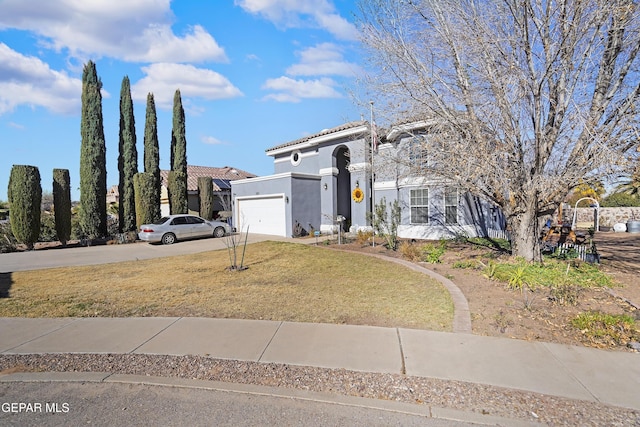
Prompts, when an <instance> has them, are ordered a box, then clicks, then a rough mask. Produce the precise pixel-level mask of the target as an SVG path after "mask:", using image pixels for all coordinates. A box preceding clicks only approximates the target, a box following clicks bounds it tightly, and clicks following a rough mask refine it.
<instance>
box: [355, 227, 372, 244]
mask: <svg viewBox="0 0 640 427" xmlns="http://www.w3.org/2000/svg"><path fill="white" fill-rule="evenodd" d="M372 238H373V231H369V230H367V231H364V230H358V233H357V235H356V242H357V243H358V244H359V245H362V246H365V245H368V244H369V242H370V241H371V239H372Z"/></svg>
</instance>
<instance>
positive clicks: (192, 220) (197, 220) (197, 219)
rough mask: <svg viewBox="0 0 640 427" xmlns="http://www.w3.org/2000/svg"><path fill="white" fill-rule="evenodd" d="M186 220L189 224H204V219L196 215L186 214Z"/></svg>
mask: <svg viewBox="0 0 640 427" xmlns="http://www.w3.org/2000/svg"><path fill="white" fill-rule="evenodd" d="M187 218H188V220H187V222H188V223H189V224H204V219H202V218H200V217H197V216H188V217H187Z"/></svg>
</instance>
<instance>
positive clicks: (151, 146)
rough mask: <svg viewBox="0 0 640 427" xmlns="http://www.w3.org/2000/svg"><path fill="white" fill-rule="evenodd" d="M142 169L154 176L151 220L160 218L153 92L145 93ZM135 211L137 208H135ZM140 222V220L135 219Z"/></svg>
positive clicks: (160, 182)
mask: <svg viewBox="0 0 640 427" xmlns="http://www.w3.org/2000/svg"><path fill="white" fill-rule="evenodd" d="M144 171H145V172H146V173H150V174H151V175H152V176H153V178H154V188H155V190H154V192H153V193H152V194H151V197H152V199H151V200H152V203H153V205H152V210H153V216H152V221H149V222H153V221H155V220H158V219H160V192H161V187H162V181H161V180H160V148H159V144H158V118H157V116H156V104H155V101H154V99H153V94H152V93H149V94H147V111H146V118H145V123H144ZM136 212H138V211H137V209H136ZM137 222H140V221H137Z"/></svg>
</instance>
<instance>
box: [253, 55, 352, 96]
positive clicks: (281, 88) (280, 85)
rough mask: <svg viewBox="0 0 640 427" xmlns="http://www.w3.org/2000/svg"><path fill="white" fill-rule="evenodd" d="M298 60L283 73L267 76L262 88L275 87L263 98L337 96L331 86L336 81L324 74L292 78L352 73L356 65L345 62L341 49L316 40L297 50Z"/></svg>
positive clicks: (269, 88) (333, 86) (348, 74)
mask: <svg viewBox="0 0 640 427" xmlns="http://www.w3.org/2000/svg"><path fill="white" fill-rule="evenodd" d="M297 54H298V56H299V57H300V62H299V63H297V64H294V65H292V66H290V67H289V68H287V70H286V74H287V76H282V77H279V78H277V79H270V80H267V82H266V83H265V84H264V85H263V86H262V89H265V90H271V91H275V92H276V93H272V94H269V95H267V96H266V97H265V98H264V99H269V100H273V101H277V102H300V101H301V100H302V99H304V98H341V97H342V95H341V94H340V93H339V92H338V91H337V90H336V89H335V87H336V86H337V83H336V82H335V81H334V80H333V79H331V78H328V77H320V78H318V79H315V80H305V79H294V78H292V77H297V76H330V75H333V76H346V77H353V76H355V75H356V74H358V73H359V72H360V67H359V66H358V65H356V64H353V63H350V62H347V61H345V60H344V58H343V56H342V50H341V48H340V47H339V46H337V45H335V44H333V43H320V44H318V45H316V46H314V47H310V48H308V49H305V50H303V51H300V52H298V53H297Z"/></svg>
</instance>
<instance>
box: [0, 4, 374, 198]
mask: <svg viewBox="0 0 640 427" xmlns="http://www.w3.org/2000/svg"><path fill="white" fill-rule="evenodd" d="M36 4H37V6H35V5H36ZM356 11H357V6H356V1H355V0H208V1H205V0H197V1H196V0H192V1H185V0H183V1H173V2H172V1H169V0H91V1H85V0H47V1H46V2H45V1H36V0H27V1H25V0H2V1H0V148H1V150H0V200H6V199H7V184H8V180H9V174H10V170H11V166H12V165H13V164H26V165H33V166H37V167H38V168H39V170H40V175H41V177H42V188H43V191H47V192H51V189H52V184H51V180H52V170H53V169H54V168H63V169H69V171H70V173H71V185H72V198H73V199H74V200H78V199H79V192H78V187H79V185H80V182H79V179H80V178H79V173H78V171H79V165H80V95H81V89H82V82H81V78H82V67H83V64H84V63H86V62H87V61H88V60H93V61H94V62H96V65H97V69H98V75H99V77H100V78H101V79H102V83H103V104H102V108H103V116H104V128H105V137H106V142H107V185H109V186H110V185H116V184H117V183H118V170H117V158H118V126H119V124H118V123H119V100H120V86H121V84H122V78H123V77H124V76H125V75H128V76H129V79H130V80H131V88H132V96H133V99H134V111H135V119H136V129H137V138H138V144H137V148H138V152H139V155H140V159H141V158H142V152H143V137H144V118H145V103H146V96H147V93H148V92H153V94H154V97H155V101H156V107H157V113H158V139H159V141H160V156H161V158H160V167H161V168H162V169H168V168H169V158H170V154H169V145H170V135H171V104H172V100H173V94H174V92H175V90H176V89H180V91H181V94H182V101H183V105H184V107H185V114H186V129H187V161H188V163H189V164H193V165H199V166H233V167H237V168H240V169H244V170H247V171H249V172H252V173H255V174H257V175H268V174H271V173H273V162H272V159H271V158H270V157H267V156H266V155H265V149H267V148H270V147H272V146H275V145H278V144H281V143H284V142H287V141H291V140H294V139H297V138H300V137H302V136H305V135H308V134H312V133H316V132H319V131H321V130H322V129H325V128H330V127H333V126H337V125H339V124H341V123H344V122H347V121H351V120H360V119H361V118H362V117H365V118H366V117H368V110H367V109H366V108H367V107H368V103H366V102H365V106H358V105H356V103H355V102H354V98H353V96H352V95H351V92H352V91H354V88H356V87H357V85H356V82H357V78H358V76H361V75H362V73H363V65H362V64H361V59H360V57H359V43H358V35H357V31H356V28H355V26H354V24H353V21H354V17H353V16H354V14H355V13H356ZM140 164H141V162H140Z"/></svg>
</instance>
